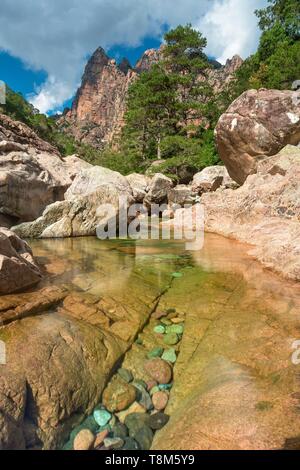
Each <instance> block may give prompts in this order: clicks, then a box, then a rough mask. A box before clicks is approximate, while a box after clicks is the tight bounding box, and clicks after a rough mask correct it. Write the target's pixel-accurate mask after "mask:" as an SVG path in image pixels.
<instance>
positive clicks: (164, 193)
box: [144, 173, 173, 207]
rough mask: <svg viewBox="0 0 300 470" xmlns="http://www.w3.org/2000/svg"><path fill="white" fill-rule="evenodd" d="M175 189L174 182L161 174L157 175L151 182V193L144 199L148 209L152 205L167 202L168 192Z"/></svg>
mask: <svg viewBox="0 0 300 470" xmlns="http://www.w3.org/2000/svg"><path fill="white" fill-rule="evenodd" d="M172 187H173V183H172V180H171V179H170V178H168V177H167V176H164V175H163V174H161V173H156V174H155V175H154V176H153V178H152V181H151V184H150V187H149V192H148V194H147V195H146V197H145V199H144V204H145V206H146V207H149V206H151V204H162V203H164V202H167V197H168V191H169V190H170V189H171V188H172Z"/></svg>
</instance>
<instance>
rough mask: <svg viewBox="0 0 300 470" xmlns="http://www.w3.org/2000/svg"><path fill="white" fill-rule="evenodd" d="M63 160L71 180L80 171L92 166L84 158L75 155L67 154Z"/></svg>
mask: <svg viewBox="0 0 300 470" xmlns="http://www.w3.org/2000/svg"><path fill="white" fill-rule="evenodd" d="M63 161H64V163H65V167H66V171H67V173H68V175H69V178H70V179H71V181H73V180H74V179H75V178H76V176H77V175H78V174H79V173H80V172H81V171H83V170H88V169H90V168H92V166H93V165H91V164H90V163H88V162H86V161H85V160H82V159H81V158H79V157H78V156H77V155H68V156H67V157H64V158H63Z"/></svg>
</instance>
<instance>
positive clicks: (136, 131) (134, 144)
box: [110, 25, 219, 176]
mask: <svg viewBox="0 0 300 470" xmlns="http://www.w3.org/2000/svg"><path fill="white" fill-rule="evenodd" d="M164 39H165V46H164V49H163V52H162V58H161V60H160V62H159V63H157V64H155V65H153V66H152V67H151V69H150V70H148V71H146V72H144V73H142V74H141V76H140V78H139V79H138V80H136V81H135V82H134V83H133V84H132V86H131V87H130V90H129V97H128V102H127V113H126V115H125V127H124V130H123V133H122V137H121V142H120V151H119V152H118V153H117V154H116V153H115V154H111V156H110V159H111V160H114V159H116V158H120V159H122V155H123V158H124V160H125V159H126V160H127V162H128V163H129V162H131V163H132V165H133V166H135V167H134V168H130V170H131V171H132V170H133V169H134V171H144V170H145V168H147V167H149V165H150V164H151V162H152V161H154V160H161V159H162V160H163V162H162V164H161V165H159V166H157V165H156V166H155V169H154V170H153V171H163V172H164V173H167V174H170V175H172V176H174V174H175V175H176V168H178V167H180V166H189V167H190V168H191V169H194V171H195V172H196V171H198V170H200V169H202V168H204V167H205V166H207V165H213V164H215V163H218V162H219V159H218V156H217V152H216V149H215V145H214V138H213V132H212V131H211V129H212V128H213V125H214V124H215V122H214V121H213V116H212V113H211V110H212V109H213V106H214V104H213V92H212V89H211V87H210V86H209V84H208V80H207V70H208V69H209V68H210V67H211V64H210V62H209V60H208V58H207V57H206V55H205V54H204V52H203V51H204V48H205V47H206V44H207V43H206V39H205V38H204V37H203V36H202V34H201V33H200V32H199V31H196V30H195V29H193V28H192V26H191V25H186V26H178V27H177V28H175V29H173V30H171V31H169V32H168V33H166V35H165V38H164ZM174 169H175V171H174Z"/></svg>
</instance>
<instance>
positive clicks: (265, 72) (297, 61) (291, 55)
mask: <svg viewBox="0 0 300 470" xmlns="http://www.w3.org/2000/svg"><path fill="white" fill-rule="evenodd" d="M268 2H269V5H268V6H267V7H266V8H264V9H262V10H257V11H256V12H255V14H256V16H257V17H258V20H259V23H258V24H259V27H260V29H261V31H262V34H261V37H260V42H259V46H258V50H257V52H256V53H255V54H253V55H252V56H250V57H249V58H248V59H246V60H245V62H244V63H243V65H242V66H241V68H240V69H239V70H238V72H237V73H236V79H235V81H234V82H233V83H232V84H231V85H230V87H229V88H228V90H226V91H225V92H224V93H223V95H222V96H221V97H220V99H219V109H220V112H223V111H224V109H226V108H227V106H229V104H230V103H231V102H232V101H233V100H234V99H235V98H237V97H238V96H240V95H241V94H242V93H243V92H244V91H246V90H249V89H251V88H254V89H258V88H269V89H279V90H284V89H288V90H289V89H291V86H292V83H293V81H295V80H297V79H300V2H299V0H268Z"/></svg>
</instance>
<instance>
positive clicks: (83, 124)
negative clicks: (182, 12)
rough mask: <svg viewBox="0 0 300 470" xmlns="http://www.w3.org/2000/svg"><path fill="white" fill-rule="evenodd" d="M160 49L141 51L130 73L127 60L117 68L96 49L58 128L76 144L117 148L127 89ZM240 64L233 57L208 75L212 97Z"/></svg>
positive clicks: (114, 63)
mask: <svg viewBox="0 0 300 470" xmlns="http://www.w3.org/2000/svg"><path fill="white" fill-rule="evenodd" d="M162 48H163V46H161V47H160V48H159V49H149V50H147V51H145V53H144V54H143V56H142V57H141V59H140V60H139V61H138V62H137V64H136V66H135V68H134V69H132V68H131V66H130V63H129V62H128V60H127V59H123V60H122V62H121V63H120V64H119V65H117V63H116V61H115V60H114V59H110V58H109V57H108V56H107V55H106V54H105V52H104V50H103V49H102V48H98V49H97V50H96V51H95V53H94V54H93V55H92V57H91V58H90V60H89V62H88V64H87V66H86V68H85V72H84V75H83V78H82V84H81V87H80V88H79V90H78V92H77V95H76V98H75V100H74V103H73V106H72V109H71V110H69V111H67V112H66V113H65V114H64V116H63V117H62V118H61V119H60V121H59V122H60V124H61V126H62V127H64V128H65V130H66V131H67V132H69V133H71V134H72V135H74V137H75V138H76V140H78V141H80V142H84V143H88V144H91V145H92V146H94V147H97V148H103V147H105V146H106V145H107V144H112V145H113V146H117V142H118V136H119V135H120V132H121V130H122V127H123V125H124V114H125V111H126V98H127V93H128V88H129V86H130V85H131V83H132V82H133V81H134V80H135V79H136V78H137V77H138V74H140V73H142V72H144V71H146V70H149V68H150V67H151V66H152V65H153V64H154V63H156V62H158V61H159V59H160V57H161V53H162ZM242 62H243V61H242V59H241V58H240V57H239V56H234V57H233V59H231V60H228V61H227V63H226V65H225V66H224V67H221V68H218V69H211V70H209V71H208V76H209V81H210V83H211V85H212V86H213V89H214V91H215V93H220V92H221V91H222V90H223V89H224V87H225V86H226V85H227V84H228V83H229V81H230V80H232V78H233V74H234V72H235V71H236V70H237V69H238V68H239V67H240V66H241V64H242Z"/></svg>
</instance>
